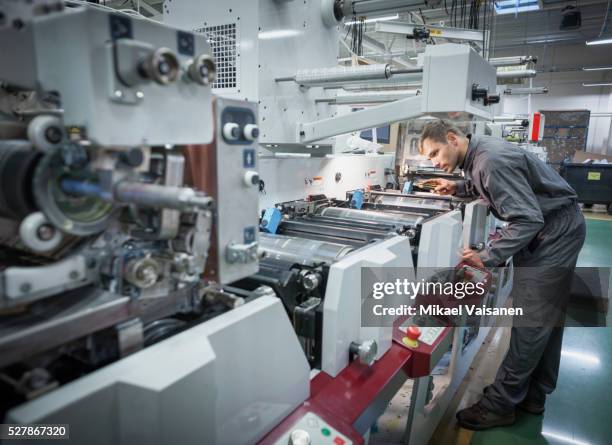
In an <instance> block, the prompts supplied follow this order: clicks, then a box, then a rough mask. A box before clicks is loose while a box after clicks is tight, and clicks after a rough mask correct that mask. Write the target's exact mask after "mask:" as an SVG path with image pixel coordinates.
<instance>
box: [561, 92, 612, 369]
mask: <svg viewBox="0 0 612 445" xmlns="http://www.w3.org/2000/svg"><path fill="white" fill-rule="evenodd" d="M609 85H612V84H609ZM561 357H568V358H571V359H574V360H576V361H577V362H580V363H583V364H586V363H589V364H591V365H599V364H600V363H601V362H600V360H599V357H597V356H596V355H593V354H586V353H584V352H580V351H575V350H573V349H561Z"/></svg>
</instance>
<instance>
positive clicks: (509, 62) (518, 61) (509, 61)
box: [489, 56, 538, 66]
mask: <svg viewBox="0 0 612 445" xmlns="http://www.w3.org/2000/svg"><path fill="white" fill-rule="evenodd" d="M537 61H538V58H537V57H534V56H510V57H492V58H490V59H489V63H490V64H491V65H493V66H517V65H524V64H526V63H530V62H533V63H536V62H537Z"/></svg>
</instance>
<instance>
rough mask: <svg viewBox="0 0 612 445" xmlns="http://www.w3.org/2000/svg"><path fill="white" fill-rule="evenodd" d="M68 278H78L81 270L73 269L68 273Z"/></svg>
mask: <svg viewBox="0 0 612 445" xmlns="http://www.w3.org/2000/svg"><path fill="white" fill-rule="evenodd" d="M68 278H70V279H71V280H76V279H77V278H79V272H78V271H76V270H71V271H70V273H69V274H68Z"/></svg>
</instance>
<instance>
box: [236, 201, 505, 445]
mask: <svg viewBox="0 0 612 445" xmlns="http://www.w3.org/2000/svg"><path fill="white" fill-rule="evenodd" d="M260 227H261V229H262V233H261V234H260V237H261V238H260V239H261V249H262V251H263V252H264V253H265V255H263V257H262V259H261V260H260V270H259V272H258V273H257V274H255V275H252V276H250V277H248V278H247V279H245V280H242V281H240V282H238V283H236V285H237V286H238V287H245V288H247V289H249V288H254V287H256V286H261V285H268V286H270V287H271V288H272V289H273V290H274V292H275V293H276V295H277V296H278V297H279V298H280V299H281V300H282V301H283V304H284V307H285V310H286V311H287V313H288V315H289V317H290V319H291V320H292V323H293V327H294V330H295V331H296V334H297V335H298V337H299V339H300V342H301V344H302V347H303V348H304V351H305V354H306V357H307V358H308V361H309V363H310V366H311V367H312V368H313V370H316V371H317V372H318V374H316V376H315V377H314V378H313V380H312V383H311V396H310V398H309V399H308V400H307V402H306V403H305V404H304V405H302V407H300V408H298V409H297V410H296V411H294V412H293V413H292V415H291V416H289V417H288V418H287V419H285V421H284V422H283V423H282V424H281V425H280V426H279V427H278V428H276V429H275V430H273V431H272V432H271V433H270V434H269V435H268V436H266V438H265V439H264V443H282V442H283V441H284V440H287V438H288V437H289V435H290V434H293V432H295V431H297V430H306V431H308V432H309V434H312V437H313V438H316V437H319V435H320V433H319V432H318V429H317V428H315V429H314V431H313V428H312V427H309V426H308V425H313V424H314V423H315V422H314V420H312V419H316V424H317V425H319V424H320V425H323V426H325V428H328V429H329V428H336V429H337V431H335V434H337V435H338V437H341V438H342V440H347V441H348V440H356V439H355V438H359V437H361V436H363V435H364V434H366V433H367V431H368V429H369V427H370V426H371V425H372V424H373V423H374V422H375V421H376V419H377V417H378V416H379V415H381V414H382V412H383V411H384V408H385V407H386V406H387V404H388V402H389V400H390V399H391V398H392V397H393V395H394V394H395V393H396V392H397V391H398V390H399V388H400V387H401V386H402V384H403V383H404V381H405V380H406V378H411V379H414V383H413V394H412V398H413V403H411V406H410V410H411V413H412V414H409V415H408V417H409V419H410V423H409V424H407V425H406V428H407V429H406V434H407V435H408V436H409V437H410V438H411V443H426V442H427V440H428V439H429V437H430V436H431V434H432V432H433V430H434V429H435V427H436V425H437V423H438V422H439V419H440V418H441V416H442V415H443V413H444V412H445V410H446V408H447V406H448V403H449V402H450V400H451V398H452V396H453V395H454V393H455V391H456V389H457V387H458V385H459V384H460V382H461V381H462V379H463V377H464V376H465V373H466V372H467V370H468V368H469V365H470V363H471V362H472V360H473V357H474V355H475V354H476V353H477V352H478V350H479V348H480V345H481V343H482V340H483V339H484V337H485V336H486V334H487V332H488V327H487V326H490V324H487V323H486V322H485V321H484V320H482V319H481V318H479V317H476V318H475V319H473V320H463V321H460V322H459V325H458V326H457V327H454V328H453V327H452V326H451V325H448V324H445V322H444V321H441V320H437V319H432V318H428V319H423V318H418V319H411V320H410V323H411V325H416V326H418V327H419V328H420V330H421V332H422V336H423V338H424V340H423V341H424V343H420V344H419V345H420V346H419V348H418V349H417V350H412V351H406V350H405V349H403V348H402V347H401V346H398V345H396V344H394V343H390V342H388V341H386V340H387V336H388V335H389V334H390V333H391V332H392V331H393V329H392V328H391V327H379V328H376V330H373V329H374V328H371V327H367V326H365V327H364V326H363V323H360V321H359V318H360V314H359V300H358V299H359V295H360V289H359V281H360V276H359V269H361V268H362V267H380V266H381V265H382V266H386V267H398V266H402V267H404V268H405V269H406V270H412V271H414V272H413V275H412V277H413V278H412V279H414V280H416V279H419V278H424V279H426V278H428V277H425V276H420V275H422V274H423V273H424V272H428V273H431V270H432V269H434V268H439V267H444V266H447V267H448V266H451V267H452V266H455V265H456V264H457V263H458V256H457V255H458V252H459V248H460V246H461V245H462V244H463V245H470V246H472V247H474V248H477V249H482V248H483V246H484V242H486V240H487V239H488V235H489V224H488V211H487V208H486V206H485V205H484V204H483V202H482V201H472V202H470V201H466V200H461V199H455V198H449V197H435V196H431V195H429V196H427V195H402V194H399V193H397V192H384V191H375V190H372V191H367V192H363V191H360V190H357V191H351V192H349V193H347V199H346V200H338V199H328V198H326V197H325V196H311V197H309V198H308V199H306V200H296V201H289V202H283V203H279V204H277V205H276V206H275V207H274V208H269V209H266V210H265V211H264V212H263V216H262V220H261V224H260ZM355 269H356V270H355ZM495 292H496V290H493V293H492V294H490V295H488V296H487V299H486V300H485V302H484V304H486V305H488V306H497V305H499V304H503V303H504V301H503V299H501V298H500V299H497V298H496V296H495V295H494V294H495ZM346 333H349V336H347V335H346ZM425 339H427V340H425ZM339 357H340V360H338V358H339ZM442 357H446V358H447V361H448V364H447V365H446V368H445V371H444V372H440V373H439V375H436V376H430V375H429V374H430V373H431V371H432V370H433V369H434V368H435V367H436V365H438V363H439V362H440V361H441V359H442ZM367 367H370V368H371V371H366V369H367ZM417 370H418V371H417ZM366 375H368V376H371V378H369V377H367V378H366V377H365V376H366ZM375 376H376V377H375ZM381 381H382V382H385V383H384V384H382V383H381ZM340 392H341V393H342V394H343V396H342V397H340V398H338V399H336V397H338V395H339V393H340ZM347 394H350V395H351V397H349V396H347ZM353 396H354V397H355V398H356V399H357V401H355V403H354V404H353V403H352V402H351V404H350V405H351V406H348V405H347V404H346V403H344V402H342V400H345V401H346V400H349V399H350V400H352V397H353ZM329 404H332V405H333V406H334V409H333V410H331V411H330V410H329V409H328V408H327V406H326V405H329Z"/></svg>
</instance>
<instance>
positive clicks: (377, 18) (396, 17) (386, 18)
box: [344, 14, 399, 26]
mask: <svg viewBox="0 0 612 445" xmlns="http://www.w3.org/2000/svg"><path fill="white" fill-rule="evenodd" d="M395 19H399V14H395V15H389V16H386V17H376V18H374V19H365V20H364V21H363V23H374V22H388V21H389V20H395ZM358 23H362V22H361V21H360V20H353V21H352V22H346V23H345V24H344V26H349V25H356V24H358Z"/></svg>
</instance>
